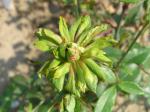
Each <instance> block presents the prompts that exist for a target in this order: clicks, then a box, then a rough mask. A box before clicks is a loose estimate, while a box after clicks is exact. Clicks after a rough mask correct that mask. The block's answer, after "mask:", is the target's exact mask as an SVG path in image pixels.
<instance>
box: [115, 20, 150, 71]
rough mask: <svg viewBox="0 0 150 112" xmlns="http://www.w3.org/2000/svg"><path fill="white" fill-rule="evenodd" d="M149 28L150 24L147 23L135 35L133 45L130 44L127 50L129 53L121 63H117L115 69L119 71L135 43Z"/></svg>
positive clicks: (123, 56) (120, 60)
mask: <svg viewBox="0 0 150 112" xmlns="http://www.w3.org/2000/svg"><path fill="white" fill-rule="evenodd" d="M148 26H149V24H148V23H146V24H145V25H144V26H143V27H142V28H141V30H140V31H139V32H138V33H137V34H136V35H135V38H134V40H133V41H132V43H131V44H130V46H129V48H128V49H127V51H126V52H125V53H124V54H123V55H122V57H121V58H120V59H119V61H118V62H117V64H116V66H115V69H117V68H118V67H119V66H120V64H121V63H122V61H123V60H124V58H125V57H126V55H127V54H128V52H129V51H130V50H131V48H132V47H133V45H134V44H135V42H136V41H137V39H138V38H139V37H140V36H141V34H142V33H143V32H144V31H145V30H146V29H147V27H148Z"/></svg>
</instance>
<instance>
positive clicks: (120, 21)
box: [115, 4, 127, 40]
mask: <svg viewBox="0 0 150 112" xmlns="http://www.w3.org/2000/svg"><path fill="white" fill-rule="evenodd" d="M126 9H127V5H126V4H124V5H123V8H122V12H121V14H120V18H119V20H118V24H117V28H116V32H115V39H116V40H119V31H120V28H121V23H122V20H123V16H124V14H125V11H126Z"/></svg>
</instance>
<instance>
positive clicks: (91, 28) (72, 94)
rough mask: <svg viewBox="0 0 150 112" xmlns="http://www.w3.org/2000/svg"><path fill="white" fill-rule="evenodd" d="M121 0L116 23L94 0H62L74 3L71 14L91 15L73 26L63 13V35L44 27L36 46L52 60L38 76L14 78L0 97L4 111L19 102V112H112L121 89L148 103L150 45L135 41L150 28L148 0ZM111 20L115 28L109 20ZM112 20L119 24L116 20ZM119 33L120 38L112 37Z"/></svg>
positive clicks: (60, 24) (79, 19)
mask: <svg viewBox="0 0 150 112" xmlns="http://www.w3.org/2000/svg"><path fill="white" fill-rule="evenodd" d="M119 1H120V2H123V3H124V4H123V7H122V9H123V11H122V12H121V14H119V15H118V13H117V14H115V17H116V18H115V19H116V21H115V20H112V19H113V18H112V13H111V12H109V11H108V10H107V11H104V10H102V11H101V10H100V11H95V12H94V11H93V10H95V8H96V7H97V5H96V3H97V2H96V1H95V0H88V1H83V0H81V1H80V4H77V1H73V0H63V3H65V7H66V8H67V7H71V11H69V12H71V14H72V13H73V14H74V11H75V10H74V9H80V11H79V12H76V13H77V14H80V12H83V14H86V13H88V14H89V15H90V16H92V19H91V18H90V16H88V14H87V15H86V16H80V17H78V18H77V20H76V21H74V22H73V23H72V25H70V26H69V25H67V22H66V20H65V19H64V18H63V17H60V20H59V34H60V35H59V34H56V33H54V32H53V31H51V30H50V29H45V28H40V29H39V30H38V31H37V32H36V36H37V39H36V40H35V42H34V45H35V47H37V48H38V49H40V50H41V51H44V52H47V53H49V55H51V56H52V58H50V59H47V60H46V61H45V62H44V63H43V64H42V65H41V68H40V69H39V71H38V76H39V77H40V79H37V76H36V78H35V77H32V78H30V79H25V78H24V77H15V78H14V79H13V81H12V83H11V84H10V86H9V87H8V89H7V90H6V92H4V94H3V96H5V97H3V96H2V97H0V111H2V112H8V111H10V110H11V108H12V107H11V105H12V104H13V103H14V102H15V101H19V103H20V102H21V103H20V104H19V106H17V108H19V109H18V110H19V111H20V112H22V111H29V112H112V111H113V106H114V105H115V100H116V97H117V95H120V93H123V94H121V95H122V96H124V95H125V96H126V95H129V96H130V95H132V97H134V98H135V99H137V98H138V97H137V95H141V96H140V97H145V98H144V99H146V100H147V102H148V100H149V99H150V95H149V91H148V92H147V91H146V92H145V88H146V89H147V88H148V89H149V87H148V86H149V85H150V83H149V78H147V77H146V76H145V74H146V75H149V72H148V70H149V67H150V63H149V62H150V47H147V46H142V45H141V44H137V43H136V38H137V39H138V38H139V37H142V36H144V35H143V33H144V31H148V30H146V29H145V28H144V30H143V31H142V30H141V29H143V28H142V26H144V25H143V24H148V23H149V18H150V17H149V15H150V14H149V12H150V0H145V1H140V0H119ZM55 2H57V1H55ZM59 2H60V1H59ZM78 2H79V1H78ZM61 3H62V0H61ZM111 3H113V6H117V5H118V4H119V3H118V4H117V2H116V1H115V2H114V1H112V2H111ZM129 3H133V4H132V5H129ZM61 6H63V5H62V4H61ZM118 6H119V5H118ZM128 6H129V7H128ZM74 7H75V8H74ZM72 9H73V10H72ZM96 10H97V9H96ZM76 11H78V10H76ZM97 12H98V13H97ZM143 12H144V14H143ZM113 14H114V12H113ZM99 15H100V17H99ZM76 16H78V15H76ZM71 17H72V16H71ZM101 20H102V21H101ZM105 20H106V22H105ZM107 20H110V22H109V24H110V25H111V26H112V27H110V26H109V25H108V24H105V23H108V22H107ZM118 20H120V21H118ZM103 21H104V23H103ZM114 21H115V22H116V24H117V25H113V24H112V23H113V22H114ZM71 22H72V21H71ZM111 22H112V23H111ZM97 23H100V25H97ZM95 24H96V25H95ZM147 28H148V27H147ZM117 30H118V32H117ZM116 32H117V33H118V35H119V39H118V41H116V40H114V35H115V33H116ZM139 32H141V33H139ZM137 34H139V35H137ZM131 45H133V46H131ZM129 48H130V49H129ZM118 63H119V64H118ZM145 77H146V78H145ZM145 79H146V80H147V82H146V81H143V80H145ZM139 85H140V86H139ZM147 85H148V86H147ZM143 87H144V88H143ZM12 91H13V92H12ZM8 93H9V94H8ZM117 93H119V94H117ZM128 98H129V100H132V99H130V97H128ZM135 99H134V100H135ZM139 100H140V99H139ZM23 101H25V102H23ZM22 102H23V103H22Z"/></svg>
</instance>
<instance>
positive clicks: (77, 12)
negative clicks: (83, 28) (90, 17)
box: [74, 0, 80, 18]
mask: <svg viewBox="0 0 150 112" xmlns="http://www.w3.org/2000/svg"><path fill="white" fill-rule="evenodd" d="M74 5H75V14H76V16H77V18H78V17H79V16H80V3H79V0H74Z"/></svg>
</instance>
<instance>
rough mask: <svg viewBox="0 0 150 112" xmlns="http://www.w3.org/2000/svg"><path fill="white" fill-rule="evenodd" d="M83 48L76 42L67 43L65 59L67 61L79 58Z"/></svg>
mask: <svg viewBox="0 0 150 112" xmlns="http://www.w3.org/2000/svg"><path fill="white" fill-rule="evenodd" d="M83 50H84V48H82V47H79V46H78V45H77V44H76V43H69V44H68V45H67V59H68V61H76V60H79V59H80V54H81V53H82V52H83Z"/></svg>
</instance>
